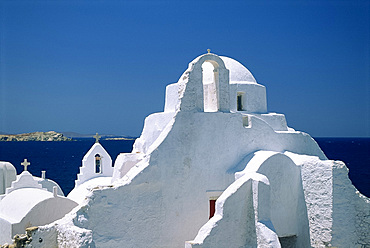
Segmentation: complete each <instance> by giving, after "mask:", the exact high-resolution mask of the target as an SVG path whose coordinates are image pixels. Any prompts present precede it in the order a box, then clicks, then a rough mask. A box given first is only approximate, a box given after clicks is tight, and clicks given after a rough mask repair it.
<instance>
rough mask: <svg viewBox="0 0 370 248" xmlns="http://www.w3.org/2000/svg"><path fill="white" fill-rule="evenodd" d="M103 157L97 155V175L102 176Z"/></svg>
mask: <svg viewBox="0 0 370 248" xmlns="http://www.w3.org/2000/svg"><path fill="white" fill-rule="evenodd" d="M101 162H102V161H101V156H100V155H99V154H96V155H95V173H97V174H101V173H102V163H101Z"/></svg>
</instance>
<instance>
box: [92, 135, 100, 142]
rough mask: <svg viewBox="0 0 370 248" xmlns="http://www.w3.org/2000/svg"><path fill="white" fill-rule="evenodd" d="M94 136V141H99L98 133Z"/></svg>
mask: <svg viewBox="0 0 370 248" xmlns="http://www.w3.org/2000/svg"><path fill="white" fill-rule="evenodd" d="M94 138H95V143H99V139H100V138H101V136H99V134H98V133H96V135H95V136H94Z"/></svg>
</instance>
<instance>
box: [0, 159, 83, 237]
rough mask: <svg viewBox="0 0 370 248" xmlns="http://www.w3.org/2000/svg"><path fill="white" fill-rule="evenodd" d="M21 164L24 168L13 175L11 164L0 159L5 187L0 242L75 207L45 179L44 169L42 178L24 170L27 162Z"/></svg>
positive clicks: (1, 197) (0, 205)
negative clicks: (18, 173) (19, 172)
mask: <svg viewBox="0 0 370 248" xmlns="http://www.w3.org/2000/svg"><path fill="white" fill-rule="evenodd" d="M22 164H23V165H24V166H25V170H24V171H23V172H22V173H21V174H20V175H18V176H16V170H15V168H14V166H13V165H12V164H11V163H9V162H0V168H3V169H2V171H1V173H0V177H1V179H2V180H0V182H1V184H2V185H5V188H6V189H5V191H2V193H3V194H1V195H0V244H4V243H12V238H13V237H14V236H15V235H16V234H21V233H24V232H25V229H26V228H28V227H31V226H38V225H45V224H49V223H51V222H53V221H55V220H58V219H60V218H62V217H63V216H64V215H65V214H66V213H68V212H70V211H71V210H72V209H73V208H74V207H76V206H77V203H76V202H74V201H72V200H70V199H68V198H66V197H64V195H63V192H62V190H61V189H60V187H59V185H58V184H56V183H55V182H54V181H52V180H49V179H46V178H45V172H43V173H42V178H37V177H34V176H32V174H31V173H29V172H28V171H27V166H28V165H29V164H30V163H29V162H27V160H25V161H24V162H23V163H22ZM4 167H6V170H5V169H4ZM4 179H5V180H4Z"/></svg>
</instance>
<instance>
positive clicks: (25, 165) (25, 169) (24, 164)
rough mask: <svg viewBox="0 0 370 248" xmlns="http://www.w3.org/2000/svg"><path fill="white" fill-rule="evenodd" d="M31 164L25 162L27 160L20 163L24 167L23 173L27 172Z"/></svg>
mask: <svg viewBox="0 0 370 248" xmlns="http://www.w3.org/2000/svg"><path fill="white" fill-rule="evenodd" d="M30 164H31V163H30V162H28V161H27V159H26V158H25V159H24V160H23V162H22V163H21V165H23V166H24V171H27V166H29V165H30Z"/></svg>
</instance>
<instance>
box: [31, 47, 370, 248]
mask: <svg viewBox="0 0 370 248" xmlns="http://www.w3.org/2000/svg"><path fill="white" fill-rule="evenodd" d="M208 62H209V63H210V64H211V66H212V67H213V70H211V73H213V77H212V74H211V75H206V77H203V75H202V71H203V69H204V68H203V67H202V65H203V63H208ZM228 65H229V67H230V68H228ZM243 68H244V67H243V66H241V65H240V64H239V63H235V62H234V61H233V60H231V59H225V58H223V57H219V56H217V55H214V54H205V55H202V56H199V57H198V58H196V59H194V60H193V61H192V62H191V63H190V64H189V67H188V69H187V70H186V71H185V72H184V73H183V74H182V76H181V77H180V79H179V81H178V82H177V83H175V84H172V85H169V86H168V87H167V88H166V103H165V110H164V112H162V113H156V114H152V115H150V116H148V117H147V118H146V120H145V124H144V129H143V132H142V134H141V137H140V138H139V139H137V140H136V142H135V144H134V147H133V151H132V153H127V154H124V153H123V154H120V155H119V156H118V158H117V160H116V161H115V166H114V172H113V173H112V174H111V176H112V178H111V182H110V184H107V183H106V182H104V183H103V182H98V181H96V182H94V183H93V181H90V183H91V184H90V185H89V187H85V188H84V191H83V192H79V193H78V197H79V199H80V200H79V206H78V207H76V208H75V209H73V210H72V212H71V213H69V214H68V215H66V216H65V217H64V218H62V219H61V220H58V221H56V222H55V223H53V224H51V225H48V226H44V227H41V228H39V230H38V231H37V232H35V233H34V236H35V237H42V238H43V240H44V242H43V243H42V244H38V243H35V242H33V241H32V242H31V245H32V247H46V245H48V244H49V245H50V246H59V247H63V246H68V247H95V246H96V247H143V248H144V247H145V248H146V247H148V246H150V247H158V248H159V247H161V248H166V247H168V248H170V247H171V248H174V247H184V246H186V247H220V248H221V247H257V246H258V247H280V243H284V242H285V241H286V240H288V241H289V242H292V243H293V244H294V245H296V246H297V247H310V246H313V247H324V246H325V245H327V246H329V245H333V246H339V247H342V246H343V247H346V246H348V247H352V245H353V247H356V245H359V244H360V243H361V242H362V243H365V244H368V240H366V239H367V237H369V233H368V229H366V223H369V222H368V218H369V217H368V216H369V214H368V209H369V202H368V199H367V198H364V197H363V196H360V195H359V194H356V192H355V189H354V188H353V186H352V185H351V183H350V181H349V179H348V176H347V174H346V173H345V171H346V167H345V166H344V165H343V164H341V163H338V162H333V161H328V160H327V158H326V156H325V154H324V153H323V152H322V151H321V149H320V148H319V146H318V145H317V143H316V142H315V141H314V140H313V139H312V138H311V137H310V136H309V135H308V134H305V133H303V132H298V131H295V130H293V129H291V128H289V127H288V126H287V123H286V120H285V116H284V115H282V114H276V113H268V112H267V106H266V91H265V88H264V86H262V85H259V84H257V82H256V81H255V79H254V77H253V76H252V75H251V74H250V72H249V71H248V70H247V69H246V68H245V69H243ZM230 70H231V71H230ZM212 78H213V80H212ZM203 80H206V81H207V83H206V84H209V85H208V86H207V87H205V86H204V82H203ZM244 91H245V92H244ZM238 94H239V95H244V96H246V99H244V100H243V97H238ZM253 97H254V98H253ZM249 98H250V99H252V103H251V102H249V101H250V99H249ZM238 99H241V100H242V101H243V102H237V101H240V100H238ZM248 99H249V100H248ZM238 105H239V107H242V110H240V111H238V110H237V106H238ZM88 156H90V157H93V153H90V154H89V155H88ZM81 171H82V169H81ZM82 174H84V173H82ZM86 175H87V174H86ZM93 176H94V175H93ZM109 177H110V176H108V175H107V178H109ZM92 178H94V177H86V182H88V181H87V180H90V179H92ZM76 185H77V183H76ZM94 185H95V187H94ZM209 192H223V193H222V194H221V195H220V196H219V198H218V199H217V201H216V213H215V215H214V217H213V218H211V219H210V220H209V211H210V210H209V209H210V198H209ZM347 211H349V212H350V213H348V214H347V216H343V215H345V213H346V212H347ZM347 221H349V222H348V223H349V224H348V226H349V232H348V233H346V234H343V235H342V233H343V232H344V230H345V228H346V227H347V226H346V225H347V224H346V222H347ZM361 224H362V226H361ZM364 225H365V227H364ZM241 227H244V229H243V228H241ZM350 236H351V237H350ZM346 237H348V238H346ZM185 242H187V243H185ZM366 242H367V243H366ZM234 245H235V246H234Z"/></svg>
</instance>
